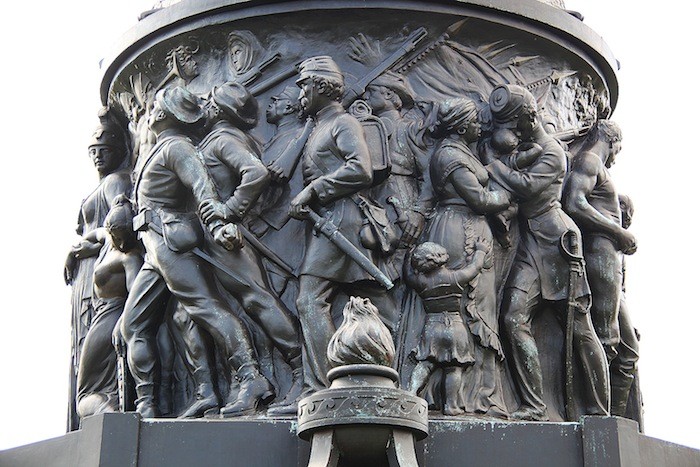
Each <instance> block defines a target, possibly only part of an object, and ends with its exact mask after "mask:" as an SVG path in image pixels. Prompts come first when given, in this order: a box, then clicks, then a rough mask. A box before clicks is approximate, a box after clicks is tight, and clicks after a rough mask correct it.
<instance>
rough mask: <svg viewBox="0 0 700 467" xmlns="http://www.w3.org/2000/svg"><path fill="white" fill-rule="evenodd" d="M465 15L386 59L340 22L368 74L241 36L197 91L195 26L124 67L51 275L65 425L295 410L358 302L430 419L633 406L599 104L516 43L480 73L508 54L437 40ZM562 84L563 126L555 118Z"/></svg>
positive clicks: (615, 198)
mask: <svg viewBox="0 0 700 467" xmlns="http://www.w3.org/2000/svg"><path fill="white" fill-rule="evenodd" d="M460 27H461V23H456V24H455V25H453V26H451V28H450V29H449V30H448V31H447V32H446V33H445V34H443V36H440V37H439V38H438V39H437V40H436V41H434V42H432V43H430V44H428V45H427V46H423V42H422V41H423V39H424V37H425V35H426V31H425V29H422V28H421V29H419V30H417V31H414V32H413V33H412V34H411V35H409V36H408V37H407V39H404V41H405V42H404V43H403V46H402V47H403V49H401V53H394V54H391V53H385V52H383V51H382V49H381V47H380V46H378V45H377V43H376V42H374V41H373V40H370V39H368V38H367V37H366V36H364V35H358V36H355V37H352V38H350V39H349V42H348V46H347V51H348V55H347V56H345V57H344V58H343V60H347V59H348V57H349V59H351V60H352V61H354V62H356V64H357V66H359V67H364V69H366V76H365V77H364V78H360V79H358V78H357V77H354V78H352V80H350V79H349V78H347V77H346V73H345V72H344V70H342V69H341V67H340V66H339V65H338V60H337V58H335V57H331V56H329V55H316V56H307V57H302V59H303V60H300V61H298V62H295V65H294V66H292V67H289V69H287V70H286V71H285V70H282V71H281V72H275V70H274V66H275V63H276V62H277V61H278V60H280V54H279V53H270V52H268V51H267V50H265V48H264V47H263V46H262V45H260V42H259V40H258V39H257V38H256V37H255V35H254V34H253V33H251V32H249V31H234V32H232V33H231V34H230V35H229V37H228V43H227V46H228V54H227V55H226V57H225V60H224V61H225V62H226V63H227V64H228V70H227V72H226V73H225V76H226V78H225V79H222V80H221V81H220V82H218V83H216V85H215V86H213V87H211V88H210V89H208V90H206V91H204V92H202V90H201V85H200V86H199V87H198V88H197V87H196V86H195V87H193V86H192V85H191V83H193V80H195V79H196V78H197V76H198V74H199V66H198V63H197V60H196V58H197V53H198V51H199V48H200V47H199V45H198V44H197V43H196V42H188V43H187V44H185V43H183V44H180V45H178V46H176V47H174V48H173V49H172V50H171V51H170V52H169V53H168V54H167V55H166V56H165V57H164V62H165V64H166V66H165V68H164V70H165V71H164V72H163V73H161V74H160V75H159V76H151V77H148V76H147V73H134V74H133V75H131V77H130V80H129V83H128V84H129V85H128V90H127V91H123V92H119V93H118V94H115V95H113V96H112V97H113V99H111V101H110V107H109V108H105V109H104V110H103V111H102V112H101V113H100V115H99V117H100V125H99V127H98V129H97V130H96V131H95V133H94V135H93V137H92V142H91V144H90V146H89V154H90V157H91V158H92V161H93V162H94V164H95V167H96V169H97V172H98V174H99V177H100V182H99V185H98V186H97V188H95V190H94V191H93V192H92V193H91V194H90V195H89V196H88V197H87V198H86V199H85V201H84V202H83V204H82V207H81V210H80V217H79V223H78V234H79V235H81V239H80V241H79V242H78V243H77V244H76V245H75V246H74V247H73V248H72V249H71V250H70V254H69V255H68V260H67V262H66V267H65V278H66V282H67V283H69V284H72V287H73V333H74V334H73V366H72V373H71V381H72V391H73V393H72V396H71V403H72V406H71V409H70V410H71V417H70V426H71V428H77V426H78V423H79V419H80V418H83V417H86V416H88V415H92V414H97V413H102V412H111V411H120V410H122V411H124V410H136V411H138V412H139V413H140V414H141V415H142V416H144V417H160V416H169V417H175V416H179V417H184V418H195V417H203V416H204V417H237V416H243V415H249V414H254V413H258V414H267V415H268V416H283V415H292V416H293V415H294V414H296V411H297V402H298V401H299V400H300V399H301V398H303V397H304V396H306V395H309V394H311V393H313V392H315V391H318V390H319V389H322V388H324V387H326V386H327V384H328V379H327V377H326V374H327V372H328V371H329V370H330V369H331V367H332V365H333V364H332V363H331V362H330V361H329V359H328V356H327V349H328V345H329V342H330V340H331V337H332V335H333V334H334V332H335V330H336V326H337V324H338V312H339V310H340V309H341V308H342V306H343V305H344V304H345V303H346V302H347V301H348V299H349V297H351V296H358V297H362V298H364V299H369V300H370V301H371V303H372V304H374V305H375V306H376V307H377V309H378V310H379V315H380V317H381V322H382V323H383V325H384V326H386V327H387V328H388V330H389V331H390V332H391V335H392V337H393V339H394V344H395V345H396V349H397V352H396V356H395V358H394V360H393V362H392V365H393V366H394V367H395V368H396V369H397V370H398V371H399V373H400V376H401V377H400V380H401V385H402V387H404V388H405V389H407V390H409V391H411V392H413V393H415V394H418V395H420V396H422V397H424V398H425V399H426V400H427V401H428V403H429V405H430V408H431V409H433V410H435V411H436V412H435V413H442V414H444V415H446V416H460V415H479V416H487V417H496V418H501V419H513V420H547V419H553V420H561V419H576V418H577V416H578V415H581V414H596V415H605V414H610V413H612V414H614V415H620V416H625V414H627V413H628V411H627V405H628V400H629V399H630V396H629V394H630V387H631V386H632V383H633V381H634V379H635V372H636V362H637V359H638V354H637V335H636V331H635V330H634V328H633V327H632V325H631V323H630V319H629V315H628V312H627V308H626V306H625V302H624V293H623V255H627V254H632V253H634V252H635V250H636V243H635V238H634V237H633V236H632V234H631V233H630V232H629V231H628V230H627V227H628V226H629V224H630V221H631V216H632V203H631V202H630V200H629V199H628V198H627V197H625V196H623V195H620V194H618V193H617V191H616V190H615V187H614V184H613V181H612V179H611V176H610V173H609V171H608V169H609V168H610V166H611V165H612V164H613V162H614V160H615V157H616V155H617V154H618V152H619V151H620V141H621V133H620V129H619V128H618V126H617V125H616V124H615V123H613V122H611V121H609V120H607V119H606V118H607V117H608V116H609V114H610V109H609V108H608V103H607V97H606V96H605V95H604V93H601V91H600V90H596V89H595V87H594V86H593V84H592V79H591V77H590V76H585V75H584V76H579V74H578V73H577V72H568V71H564V72H560V71H556V70H554V71H552V70H549V72H548V73H547V74H546V75H545V76H544V77H540V79H539V80H530V81H528V80H526V79H525V77H524V76H522V75H521V74H520V72H519V70H518V64H519V63H522V62H524V61H527V60H531V59H532V58H533V57H525V58H516V59H511V60H510V61H509V62H507V63H506V64H501V65H494V64H493V62H494V61H497V60H495V59H494V57H497V55H498V53H499V51H502V50H505V49H507V47H503V46H502V45H500V44H487V45H485V46H483V47H480V48H478V49H476V48H473V47H470V46H466V45H463V44H461V43H458V42H456V41H452V40H449V38H450V35H453V36H454V35H455V34H456V32H457V31H458V30H459V28H460ZM397 49H398V47H397ZM336 53H337V54H341V53H342V54H345V53H346V51H342V50H341V51H336ZM411 54H413V55H411ZM268 68H269V70H268ZM270 70H272V71H270ZM270 77H272V78H270ZM265 79H267V80H265ZM265 93H267V94H265ZM262 94H265V95H266V101H263V102H261V98H259V96H261V95H262ZM267 96H270V97H267ZM557 96H560V97H561V99H563V100H566V99H568V101H567V102H566V103H565V104H564V105H568V106H570V107H571V109H572V111H571V115H573V117H571V118H570V120H571V119H574V120H576V122H577V123H578V126H575V127H571V128H568V127H562V122H564V121H566V118H562V117H561V116H559V117H557V116H556V115H552V113H553V112H551V111H548V109H552V108H556V106H554V107H553V106H552V105H545V104H546V102H545V101H546V100H547V99H555V98H557ZM263 108H265V111H264V112H263V111H262V109H263ZM263 116H264V118H265V119H266V121H267V124H269V125H271V128H273V129H274V132H273V134H272V136H271V137H269V138H267V139H268V140H266V141H260V140H259V137H258V136H257V135H259V133H256V128H259V127H260V126H261V125H264V124H265V123H264V122H261V120H262V118H263ZM544 314H548V316H550V321H549V322H547V323H548V324H547V323H545V324H547V325H542V324H541V323H540V324H538V321H546V320H544V319H540V318H539V316H540V315H544ZM378 325H379V324H378ZM538 326H539V328H538ZM357 358H358V362H360V361H361V356H357ZM552 361H554V362H555V364H554V365H552V364H551V362H552ZM543 362H544V363H543ZM546 362H550V363H546ZM552 367H554V369H552ZM562 401H563V403H562Z"/></svg>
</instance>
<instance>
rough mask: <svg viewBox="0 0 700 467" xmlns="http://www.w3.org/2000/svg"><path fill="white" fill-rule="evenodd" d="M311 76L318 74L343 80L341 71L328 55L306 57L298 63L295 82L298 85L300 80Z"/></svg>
mask: <svg viewBox="0 0 700 467" xmlns="http://www.w3.org/2000/svg"><path fill="white" fill-rule="evenodd" d="M313 76H320V77H324V78H330V79H332V80H335V81H341V82H343V73H342V72H341V71H340V68H339V67H338V65H337V64H336V63H335V61H333V59H332V58H331V57H329V56H328V55H319V56H317V57H311V58H307V59H306V60H304V61H303V62H301V63H300V64H299V79H297V80H296V84H297V85H299V84H301V82H302V81H304V80H306V79H308V78H311V77H313Z"/></svg>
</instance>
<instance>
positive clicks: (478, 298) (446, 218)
mask: <svg viewBox="0 0 700 467" xmlns="http://www.w3.org/2000/svg"><path fill="white" fill-rule="evenodd" d="M430 131H431V133H432V134H433V135H434V136H435V137H436V138H442V140H441V141H440V143H439V144H438V145H437V149H436V150H435V153H434V154H433V157H432V159H431V162H430V177H431V182H432V185H433V190H434V194H435V198H436V199H437V206H436V208H435V212H434V215H433V217H432V219H431V220H430V221H429V223H428V226H427V228H426V230H425V233H424V240H423V241H430V242H434V243H438V244H440V245H442V246H443V247H445V249H446V250H447V254H448V255H449V260H448V263H447V264H446V267H447V268H448V269H462V268H464V267H465V266H466V265H467V264H469V263H470V262H471V261H472V259H473V256H474V254H475V251H476V250H475V244H476V242H477V240H479V239H480V241H483V242H484V243H485V244H486V245H487V250H488V251H487V253H486V258H485V262H484V268H483V270H482V271H481V273H480V274H479V275H478V276H477V277H476V278H475V279H474V280H473V281H472V282H471V283H470V285H469V286H468V287H467V288H465V290H464V297H463V299H462V310H461V311H462V313H463V314H464V322H465V324H466V325H467V328H468V329H469V331H470V335H471V337H472V339H473V346H474V360H475V363H474V365H472V366H470V367H468V368H467V369H466V370H465V373H464V375H463V380H462V385H463V390H462V397H463V400H462V401H461V403H462V404H463V408H464V410H465V412H466V413H471V414H474V413H477V414H487V415H492V416H497V417H507V414H508V411H507V409H506V405H505V402H504V400H503V391H502V386H501V379H500V378H501V377H500V373H501V371H500V361H502V360H503V358H504V355H503V350H502V348H501V343H500V339H499V336H498V308H497V306H496V293H497V286H496V276H495V268H494V261H493V234H492V232H491V228H490V227H489V223H488V221H487V219H486V215H487V214H492V213H496V212H499V211H502V210H504V209H506V208H507V207H508V206H509V205H510V195H509V194H508V193H507V192H506V191H504V190H494V189H492V188H490V187H489V183H488V182H489V177H488V173H487V172H486V169H485V168H484V167H483V165H482V164H481V162H480V161H479V159H478V158H477V157H476V156H475V155H474V153H473V152H472V149H471V148H470V145H472V144H473V143H476V141H477V140H478V139H479V136H480V134H481V125H480V123H479V121H478V109H477V107H476V104H475V103H474V102H473V101H472V100H471V99H464V98H457V99H450V100H446V101H443V102H441V103H440V104H439V105H438V106H437V107H436V109H435V118H434V123H433V126H432V127H431V129H430ZM428 396H433V395H432V394H430V392H429V394H428V395H426V397H428Z"/></svg>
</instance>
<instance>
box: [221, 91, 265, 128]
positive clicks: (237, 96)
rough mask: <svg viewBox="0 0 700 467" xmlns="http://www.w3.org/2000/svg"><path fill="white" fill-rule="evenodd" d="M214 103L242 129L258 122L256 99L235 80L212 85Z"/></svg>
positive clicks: (251, 126)
mask: <svg viewBox="0 0 700 467" xmlns="http://www.w3.org/2000/svg"><path fill="white" fill-rule="evenodd" d="M211 95H212V97H213V98H214V102H215V103H216V105H217V106H218V107H219V108H220V109H221V110H222V111H223V112H224V114H226V116H227V117H228V118H230V119H231V120H233V122H234V123H235V124H237V126H239V127H243V129H250V128H253V127H254V126H255V125H257V123H258V101H257V99H255V97H253V95H252V94H251V93H250V91H248V90H247V89H246V88H245V86H243V85H242V84H240V83H236V82H233V81H231V82H228V83H224V84H222V85H221V86H214V89H212V91H211Z"/></svg>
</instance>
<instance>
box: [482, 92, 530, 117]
mask: <svg viewBox="0 0 700 467" xmlns="http://www.w3.org/2000/svg"><path fill="white" fill-rule="evenodd" d="M489 107H490V109H491V114H492V115H493V120H494V121H495V122H497V123H507V122H511V121H513V120H515V119H517V118H518V116H520V114H521V112H522V110H523V109H524V108H525V107H528V108H530V109H535V110H537V101H536V100H535V98H534V96H533V95H532V94H531V93H530V91H528V90H527V89H525V88H524V87H522V86H517V85H515V84H502V85H500V86H497V87H496V88H495V89H494V90H493V92H492V93H491V97H489Z"/></svg>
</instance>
